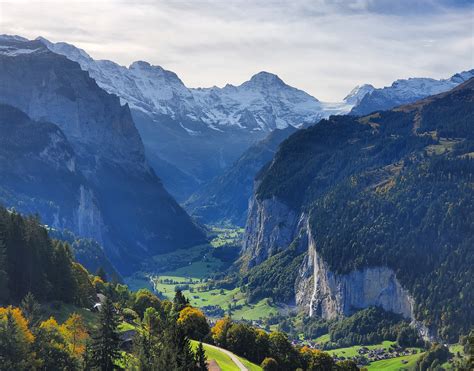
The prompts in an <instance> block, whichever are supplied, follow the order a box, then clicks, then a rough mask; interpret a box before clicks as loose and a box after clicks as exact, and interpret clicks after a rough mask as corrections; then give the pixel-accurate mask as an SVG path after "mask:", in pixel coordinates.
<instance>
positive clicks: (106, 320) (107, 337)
mask: <svg viewBox="0 0 474 371" xmlns="http://www.w3.org/2000/svg"><path fill="white" fill-rule="evenodd" d="M99 320H100V323H99V328H98V329H97V331H96V333H95V334H94V335H93V337H92V344H91V359H92V363H93V364H94V365H95V366H96V367H98V368H99V369H100V370H102V371H110V370H113V369H114V362H115V361H116V360H117V359H119V358H120V348H119V347H120V335H119V333H118V329H117V328H118V325H119V323H120V320H119V317H118V314H117V310H116V308H115V306H114V304H113V302H112V300H110V298H108V297H107V298H106V299H105V301H104V302H103V303H102V306H101V309H100V316H99Z"/></svg>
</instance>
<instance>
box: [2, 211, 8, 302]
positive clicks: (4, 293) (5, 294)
mask: <svg viewBox="0 0 474 371" xmlns="http://www.w3.org/2000/svg"><path fill="white" fill-rule="evenodd" d="M7 270H8V268H7V247H6V245H5V223H4V222H3V220H2V219H0V304H1V303H6V302H7V301H8V299H9V296H10V295H9V291H8V273H7Z"/></svg>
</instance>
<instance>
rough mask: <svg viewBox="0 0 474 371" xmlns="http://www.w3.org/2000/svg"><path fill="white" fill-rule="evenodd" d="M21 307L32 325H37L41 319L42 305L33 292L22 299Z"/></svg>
mask: <svg viewBox="0 0 474 371" xmlns="http://www.w3.org/2000/svg"><path fill="white" fill-rule="evenodd" d="M20 309H21V311H22V312H23V315H24V316H25V318H26V319H27V320H28V323H29V324H30V326H32V327H36V326H37V325H38V323H39V321H40V319H41V306H40V304H39V303H38V302H37V301H36V299H35V297H34V295H33V294H32V293H31V292H28V294H26V295H25V297H24V298H23V299H22V301H21V303H20Z"/></svg>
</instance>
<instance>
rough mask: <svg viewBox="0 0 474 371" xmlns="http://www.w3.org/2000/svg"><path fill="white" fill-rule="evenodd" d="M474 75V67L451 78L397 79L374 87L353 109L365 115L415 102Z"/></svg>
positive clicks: (356, 112)
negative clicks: (387, 84) (382, 85)
mask: <svg viewBox="0 0 474 371" xmlns="http://www.w3.org/2000/svg"><path fill="white" fill-rule="evenodd" d="M473 76H474V69H473V70H469V71H464V72H461V73H457V74H455V75H453V76H452V77H450V78H449V79H441V80H436V79H431V78H409V79H405V80H402V79H401V80H396V81H395V82H393V84H392V85H391V86H386V87H384V88H380V89H373V90H372V91H371V92H369V93H367V94H365V95H364V97H363V98H362V99H361V100H360V102H359V103H358V104H357V103H355V104H356V105H355V107H354V108H353V109H352V110H351V114H353V115H365V114H368V113H371V112H374V111H380V110H387V109H391V108H393V107H396V106H399V105H402V104H407V103H411V102H414V101H416V100H418V99H422V98H425V97H428V96H430V95H435V94H439V93H443V92H446V91H448V90H451V89H453V88H454V87H456V86H457V85H459V84H461V83H463V82H465V81H467V80H469V79H470V78H471V77H473Z"/></svg>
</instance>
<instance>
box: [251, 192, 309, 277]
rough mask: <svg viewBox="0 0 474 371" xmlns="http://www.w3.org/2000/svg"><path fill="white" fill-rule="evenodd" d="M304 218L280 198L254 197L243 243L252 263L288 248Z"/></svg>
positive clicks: (255, 263) (253, 264)
mask: <svg viewBox="0 0 474 371" xmlns="http://www.w3.org/2000/svg"><path fill="white" fill-rule="evenodd" d="M300 219H301V218H299V216H298V215H297V214H296V212H294V211H293V210H291V209H290V208H289V207H288V206H286V205H285V204H284V203H282V202H280V201H279V200H278V199H276V198H272V199H269V200H263V201H261V200H258V199H257V198H256V197H252V198H251V200H250V202H249V216H248V219H247V224H246V226H245V233H244V239H243V246H242V255H244V256H245V257H247V261H248V267H249V268H250V267H253V266H255V265H258V264H260V263H261V262H263V261H264V260H265V259H267V258H268V257H270V256H272V255H274V254H275V253H277V252H278V251H281V250H283V249H286V248H287V247H288V246H289V245H290V244H291V242H292V241H293V240H294V238H295V236H296V232H297V230H298V225H299V224H300V223H299V221H300Z"/></svg>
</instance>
